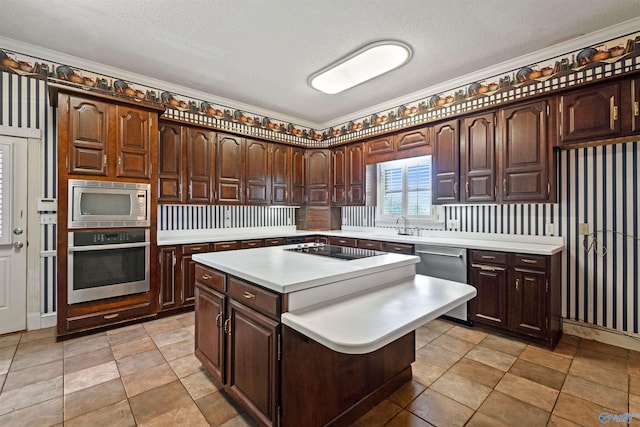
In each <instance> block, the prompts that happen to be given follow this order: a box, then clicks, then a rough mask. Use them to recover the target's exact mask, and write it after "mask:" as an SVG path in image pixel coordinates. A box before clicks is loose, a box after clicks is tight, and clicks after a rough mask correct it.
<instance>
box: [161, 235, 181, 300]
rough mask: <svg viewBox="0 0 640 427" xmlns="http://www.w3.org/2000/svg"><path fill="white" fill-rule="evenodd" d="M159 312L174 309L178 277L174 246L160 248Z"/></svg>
mask: <svg viewBox="0 0 640 427" xmlns="http://www.w3.org/2000/svg"><path fill="white" fill-rule="evenodd" d="M158 249H159V252H160V295H159V296H160V305H159V307H160V310H166V309H169V308H173V307H176V306H177V304H178V301H177V299H176V296H177V295H178V293H179V291H178V288H179V283H178V279H179V276H178V274H176V262H177V257H176V256H177V248H176V246H160V247H159V248H158Z"/></svg>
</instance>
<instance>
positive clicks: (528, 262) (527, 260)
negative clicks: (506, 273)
mask: <svg viewBox="0 0 640 427" xmlns="http://www.w3.org/2000/svg"><path fill="white" fill-rule="evenodd" d="M522 262H525V263H527V264H537V263H538V261H537V260H535V259H528V258H522Z"/></svg>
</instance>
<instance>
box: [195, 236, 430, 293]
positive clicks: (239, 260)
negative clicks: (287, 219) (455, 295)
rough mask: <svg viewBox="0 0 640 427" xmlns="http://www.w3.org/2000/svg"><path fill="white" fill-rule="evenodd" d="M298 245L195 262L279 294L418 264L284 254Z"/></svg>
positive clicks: (393, 258)
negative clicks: (286, 249) (287, 249)
mask: <svg viewBox="0 0 640 427" xmlns="http://www.w3.org/2000/svg"><path fill="white" fill-rule="evenodd" d="M295 246H296V245H286V246H273V247H264V248H255V249H241V250H237V251H223V252H209V253H202V254H194V255H193V260H194V261H196V262H199V263H201V264H204V265H206V266H209V267H211V268H215V269H217V270H221V271H223V272H225V273H228V274H232V275H234V276H236V277H239V278H241V279H244V280H247V281H249V282H252V283H255V284H257V285H260V286H263V287H265V288H267V289H271V290H273V291H276V292H279V293H283V294H285V293H290V292H295V291H300V290H303V289H309V288H314V287H318V286H323V285H328V284H331V283H335V282H342V281H346V280H349V279H353V278H357V277H361V276H367V275H374V274H376V273H382V272H385V271H388V270H395V269H400V268H402V267H404V266H411V265H413V264H416V263H418V262H419V258H418V257H416V256H413V255H400V254H389V253H387V254H384V255H377V256H373V257H369V258H361V259H355V260H350V261H345V260H340V259H334V258H328V257H324V256H319V255H312V254H307V253H297V252H290V251H285V250H284V249H285V248H291V247H295Z"/></svg>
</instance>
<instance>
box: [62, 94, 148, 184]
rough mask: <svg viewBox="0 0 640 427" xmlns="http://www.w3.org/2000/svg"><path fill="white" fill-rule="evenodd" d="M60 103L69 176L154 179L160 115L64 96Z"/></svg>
mask: <svg viewBox="0 0 640 427" xmlns="http://www.w3.org/2000/svg"><path fill="white" fill-rule="evenodd" d="M58 102H59V103H62V105H59V107H60V109H59V114H61V115H64V116H65V117H64V118H63V120H62V125H63V126H64V129H63V132H66V136H67V138H65V139H66V143H67V144H68V147H67V150H66V151H67V153H66V156H68V157H67V158H66V159H65V161H66V163H67V172H68V174H69V175H76V174H77V175H96V176H104V177H111V178H138V179H143V180H148V179H150V178H151V151H150V147H151V144H152V143H155V138H156V134H157V123H156V122H155V121H154V120H153V116H154V115H156V116H157V113H155V112H151V111H149V110H145V109H140V108H134V107H131V106H128V105H118V104H112V103H109V102H106V101H99V100H95V99H92V98H84V97H80V96H74V95H63V94H61V95H60V98H59V100H58ZM61 143H65V141H61Z"/></svg>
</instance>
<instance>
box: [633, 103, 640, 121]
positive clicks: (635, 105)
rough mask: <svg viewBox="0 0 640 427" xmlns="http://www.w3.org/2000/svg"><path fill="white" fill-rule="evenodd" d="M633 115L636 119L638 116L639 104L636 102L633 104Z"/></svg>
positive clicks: (639, 113)
mask: <svg viewBox="0 0 640 427" xmlns="http://www.w3.org/2000/svg"><path fill="white" fill-rule="evenodd" d="M633 115H634V116H636V117H638V116H640V102H638V101H636V102H634V103H633Z"/></svg>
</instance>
